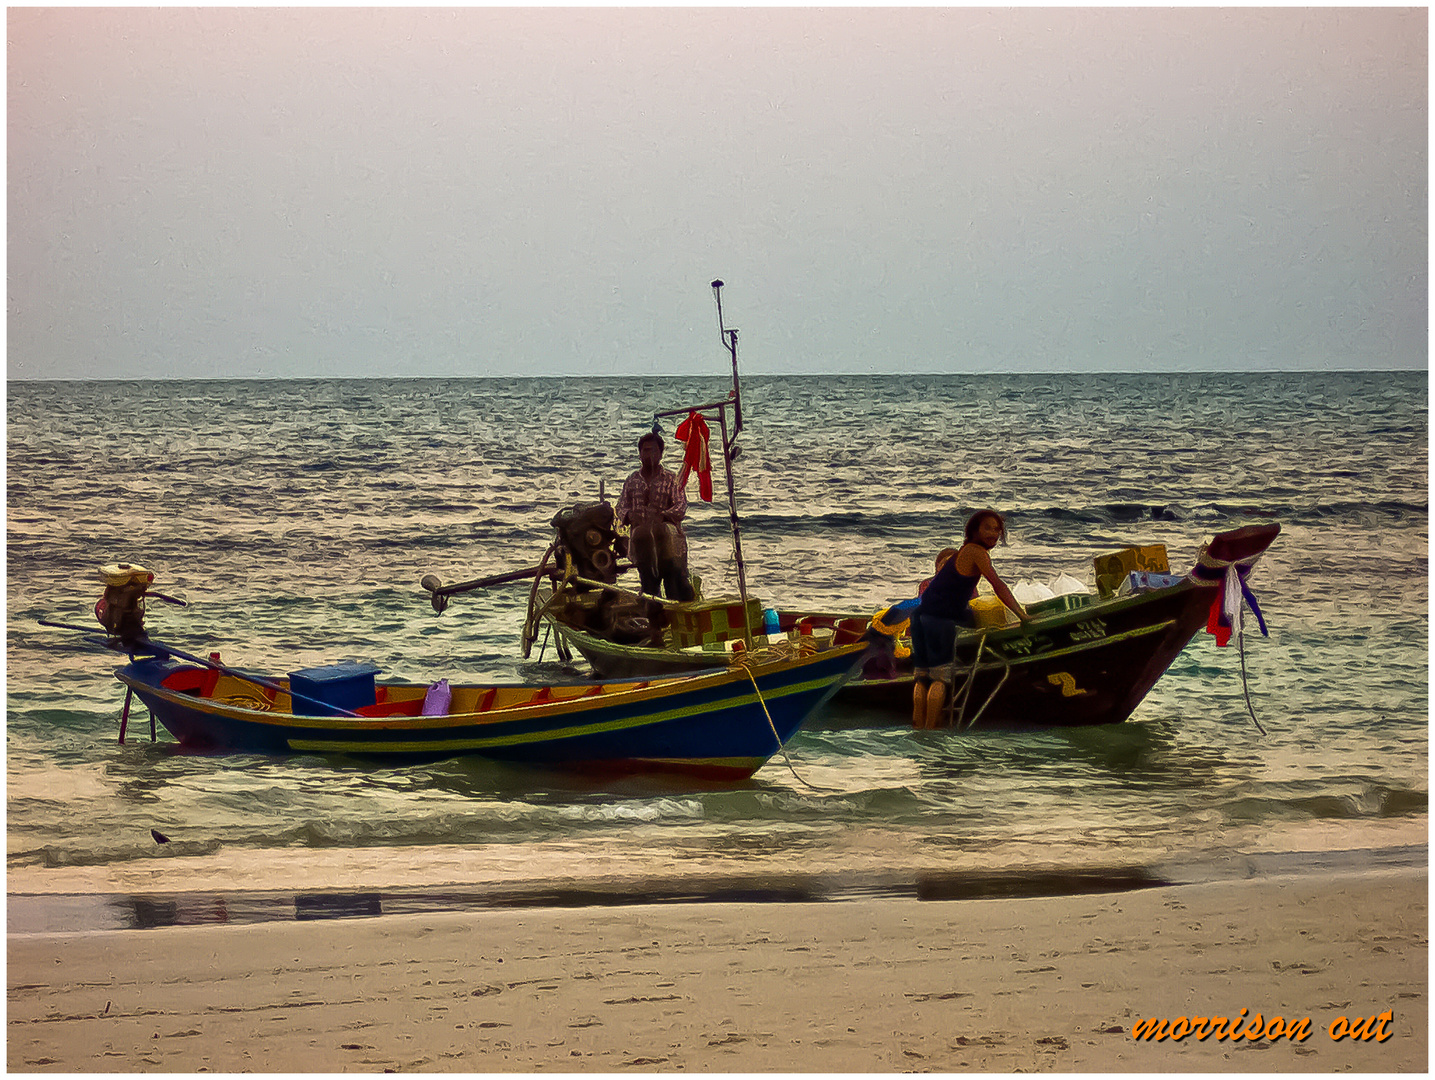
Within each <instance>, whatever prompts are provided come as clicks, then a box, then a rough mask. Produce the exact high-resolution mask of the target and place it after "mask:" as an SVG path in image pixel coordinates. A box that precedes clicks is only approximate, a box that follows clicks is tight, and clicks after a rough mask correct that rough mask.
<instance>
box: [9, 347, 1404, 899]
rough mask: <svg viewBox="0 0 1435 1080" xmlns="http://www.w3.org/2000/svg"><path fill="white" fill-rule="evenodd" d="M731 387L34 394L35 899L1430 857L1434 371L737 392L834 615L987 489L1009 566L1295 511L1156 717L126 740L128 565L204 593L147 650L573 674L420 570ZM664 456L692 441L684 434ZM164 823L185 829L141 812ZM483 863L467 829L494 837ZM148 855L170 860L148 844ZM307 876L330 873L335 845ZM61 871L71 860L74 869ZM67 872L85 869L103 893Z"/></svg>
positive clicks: (505, 620) (749, 387)
mask: <svg viewBox="0 0 1435 1080" xmlns="http://www.w3.org/2000/svg"><path fill="white" fill-rule="evenodd" d="M726 389H727V388H726V385H725V384H724V382H723V381H722V380H721V379H699V378H694V379H656V378H653V379H601V380H574V379H566V380H562V379H560V380H512V381H495V380H473V381H443V380H416V381H295V382H279V381H275V382H178V383H174V382H166V383H161V382H149V383H108V382H106V383H98V382H96V383H11V384H10V385H9V389H8V393H9V400H8V420H9V431H8V444H9V445H8V480H7V482H8V516H7V522H8V560H9V562H8V572H9V573H8V596H7V613H8V618H9V623H8V656H7V660H8V696H7V710H8V720H9V723H8V726H7V749H8V758H7V779H8V788H7V811H8V830H7V836H8V844H9V847H8V852H9V868H10V874H11V890H12V891H17V890H24V889H26V888H44V887H45V886H44V882H45V881H46V880H47V874H53V872H56V871H60V870H64V871H66V872H85V873H90V874H91V875H92V877H93V879H94V880H103V878H104V876H105V875H107V874H108V875H113V874H115V873H117V872H119V871H120V870H123V869H125V868H129V869H130V870H135V869H137V868H146V867H153V866H162V867H163V868H164V869H165V870H166V871H167V872H168V871H175V870H182V869H183V867H185V866H186V865H194V866H196V867H197V866H213V865H216V864H223V865H224V866H225V867H228V868H229V870H230V871H231V872H232V873H234V874H237V875H239V879H240V880H237V881H235V882H234V883H235V884H238V885H249V886H251V887H257V886H259V885H260V884H262V882H261V881H258V880H256V876H258V877H262V875H263V873H264V871H263V870H262V869H261V868H264V867H273V866H276V865H290V866H292V865H296V864H302V865H304V866H305V867H307V868H309V870H310V871H311V872H313V873H316V874H318V875H319V876H320V878H322V876H323V874H324V872H325V871H324V870H323V868H324V867H326V866H339V865H346V866H353V865H355V864H356V861H357V862H359V863H361V862H362V861H363V859H365V858H369V857H377V856H379V855H381V854H383V853H385V852H387V853H388V854H389V855H392V854H393V853H394V852H400V851H402V852H411V851H414V850H422V851H425V852H427V853H428V854H427V855H426V856H424V857H423V858H422V859H414V860H412V862H413V866H412V867H410V869H409V870H408V871H404V870H398V871H395V870H393V869H392V867H391V868H390V870H389V871H387V872H388V873H398V874H400V876H403V875H404V874H405V873H409V874H412V875H413V876H415V877H416V878H418V877H424V876H428V877H433V876H435V875H437V876H438V877H440V878H445V879H446V878H452V879H453V880H466V879H468V878H471V877H472V876H474V875H475V874H480V873H493V874H500V873H507V874H510V875H511V876H521V875H523V874H525V873H532V874H546V875H549V876H563V875H565V874H566V875H583V874H602V873H605V872H608V871H609V870H612V871H613V872H617V871H618V870H620V869H622V868H623V867H624V866H628V865H633V862H632V861H633V860H634V859H638V860H639V862H640V863H641V868H643V869H645V871H647V872H653V871H654V869H655V868H660V869H661V870H662V871H663V872H664V873H678V874H680V873H682V872H684V870H685V868H688V867H692V868H695V871H694V872H696V869H697V868H700V869H702V870H703V871H704V872H707V871H711V870H713V869H714V868H718V869H721V868H723V867H732V866H758V867H762V866H772V867H778V866H781V867H782V868H784V869H791V868H793V867H803V866H810V867H813V868H817V869H822V870H831V871H834V872H840V871H842V869H843V868H844V867H848V868H850V867H868V868H870V867H874V866H878V867H896V868H901V867H904V866H912V867H960V866H969V867H977V868H981V867H996V866H1029V865H1034V864H1042V865H1046V864H1052V865H1094V864H1115V863H1122V862H1129V861H1132V860H1141V859H1154V858H1163V857H1169V856H1173V855H1176V856H1182V857H1185V856H1190V855H1201V854H1219V853H1224V852H1229V851H1243V850H1249V851H1257V850H1260V851H1278V850H1304V849H1309V848H1327V849H1329V848H1358V847H1376V846H1383V845H1396V844H1407V843H1422V844H1423V843H1424V838H1425V829H1426V812H1427V799H1428V756H1427V754H1428V746H1427V706H1428V697H1427V685H1428V683H1427V678H1428V663H1427V650H1428V621H1427V547H1428V502H1427V491H1428V473H1427V469H1428V464H1427V451H1426V445H1427V412H1426V397H1427V389H1426V376H1425V375H1424V373H1403V374H1364V375H1355V374H1318V375H1310V374H1303V375H1251V376H1234V375H1190V374H1187V375H1174V376H1155V375H1141V376H1114V375H1097V376H1093V375H1086V376H1081V377H1075V376H1027V377H996V376H992V377H970V376H966V377H940V378H938V377H905V378H856V377H829V378H805V379H790V378H785V379H761V378H754V379H749V380H746V381H745V382H744V402H745V407H746V416H747V429H746V431H745V432H744V434H743V437H742V442H743V444H744V447H745V452H744V455H743V457H742V458H741V459H740V461H739V462H738V465H737V469H736V474H737V488H738V509H739V511H740V513H741V514H742V520H743V546H744V555H745V558H746V562H747V566H748V580H749V586H750V588H751V589H752V590H753V591H754V592H755V593H757V594H759V595H761V596H763V597H764V598H766V599H768V600H770V601H774V602H778V603H788V604H794V605H799V604H800V605H804V606H812V607H826V608H835V607H843V608H847V607H857V608H864V609H875V608H876V607H877V606H879V605H881V604H883V603H885V602H888V601H891V600H894V599H899V598H901V597H903V596H906V595H909V594H910V593H911V591H912V588H913V586H914V585H915V583H916V582H917V581H918V580H920V579H921V578H923V577H926V576H927V575H928V574H929V573H930V566H931V558H932V555H933V553H934V552H935V551H936V550H937V549H938V548H940V547H942V546H944V545H945V544H946V543H948V542H950V541H951V540H953V539H956V538H957V537H958V536H959V535H960V529H961V522H962V521H963V520H964V519H965V517H966V515H967V514H968V513H970V512H971V511H972V510H973V509H976V508H978V507H980V506H985V505H992V506H996V507H998V508H1001V509H1002V510H1004V511H1006V512H1007V513H1008V523H1009V526H1010V531H1011V543H1010V546H1009V547H1006V548H999V549H998V550H997V552H996V553H995V561H996V563H997V566H998V568H999V569H1000V570H1001V571H1002V573H1003V574H1004V576H1005V577H1006V578H1007V579H1008V580H1009V581H1012V582H1015V581H1017V580H1020V579H1022V578H1030V579H1033V580H1036V581H1050V580H1052V579H1054V578H1055V577H1056V576H1057V574H1059V573H1061V572H1069V573H1072V574H1075V575H1076V576H1078V577H1082V578H1084V579H1086V580H1090V578H1091V558H1092V556H1093V555H1097V554H1102V553H1104V552H1109V551H1113V550H1115V549H1117V548H1119V547H1122V546H1126V545H1127V544H1131V543H1141V544H1152V543H1161V544H1165V545H1166V547H1167V550H1168V552H1169V553H1170V557H1171V561H1172V564H1173V569H1177V570H1185V569H1188V568H1189V566H1190V564H1191V563H1192V561H1193V560H1194V557H1195V554H1196V550H1197V547H1198V545H1199V544H1200V543H1201V542H1202V541H1203V540H1204V539H1205V538H1207V537H1208V536H1209V535H1210V534H1211V533H1212V532H1215V531H1218V530H1221V529H1226V528H1232V527H1235V526H1238V525H1243V524H1249V523H1251V522H1256V521H1269V520H1275V521H1279V522H1280V523H1281V524H1282V526H1283V528H1284V531H1283V532H1282V534H1281V536H1280V538H1279V540H1278V541H1277V543H1276V545H1275V546H1274V547H1273V548H1272V550H1271V551H1270V552H1269V554H1268V555H1267V556H1266V557H1265V559H1264V560H1263V561H1262V562H1261V563H1260V565H1259V566H1258V568H1257V570H1256V571H1255V573H1254V575H1253V577H1252V579H1251V583H1252V586H1253V587H1254V589H1255V592H1256V594H1257V595H1258V597H1259V599H1260V602H1261V606H1262V610H1263V612H1264V614H1265V616H1266V619H1267V622H1268V623H1269V625H1270V627H1271V637H1270V638H1260V637H1259V636H1248V637H1247V640H1246V660H1245V662H1246V668H1247V671H1248V676H1249V685H1250V693H1251V701H1252V704H1253V706H1254V708H1255V710H1256V713H1257V716H1258V717H1259V718H1260V720H1261V722H1262V724H1263V726H1264V727H1265V728H1266V730H1267V732H1268V734H1267V735H1266V736H1264V737H1263V736H1261V735H1260V734H1259V733H1258V732H1257V731H1256V729H1255V726H1254V725H1253V724H1252V723H1251V720H1250V718H1249V716H1248V715H1247V707H1246V701H1245V697H1244V693H1243V688H1242V677H1241V662H1240V657H1239V655H1238V652H1237V650H1236V648H1235V647H1234V646H1233V647H1232V648H1229V649H1217V648H1215V646H1214V643H1213V642H1212V640H1211V639H1209V638H1208V637H1207V636H1206V635H1204V634H1202V635H1200V636H1198V638H1197V639H1196V640H1195V641H1194V642H1193V643H1192V644H1191V646H1190V647H1189V648H1188V649H1187V650H1186V652H1185V653H1184V654H1183V655H1182V656H1181V657H1180V658H1179V659H1178V660H1177V661H1176V663H1175V664H1174V666H1173V667H1172V669H1171V670H1170V672H1168V674H1167V675H1166V677H1165V678H1163V679H1162V681H1161V682H1160V683H1158V684H1157V686H1156V688H1155V690H1154V691H1153V692H1152V694H1151V695H1150V696H1149V697H1148V699H1147V700H1146V701H1145V702H1144V703H1143V705H1142V706H1141V708H1140V709H1139V710H1138V711H1137V714H1136V717H1135V720H1134V721H1133V722H1132V723H1129V724H1126V725H1121V726H1116V727H1107V728H1093V729H1086V730H1079V731H1069V732H1055V731H1053V732H1044V733H1043V732H1038V733H1033V734H1025V735H1012V734H1006V733H1002V734H983V733H978V734H969V735H954V734H950V733H920V734H918V733H914V732H912V731H910V730H906V729H903V728H901V727H894V726H890V725H887V726H883V725H874V724H873V723H872V722H871V721H872V718H871V717H867V716H864V715H862V714H861V713H860V712H855V711H853V710H851V709H843V708H838V709H834V710H832V711H830V712H829V713H827V714H826V715H825V716H823V717H821V718H820V719H818V720H817V721H816V722H815V723H813V724H812V725H810V726H809V728H808V729H807V730H804V731H803V732H802V733H801V734H799V736H798V737H797V739H796V740H795V741H794V742H793V743H792V744H791V746H790V748H789V757H790V759H791V768H789V766H788V765H787V764H786V763H784V762H783V761H782V760H781V759H775V760H774V761H773V762H772V763H770V764H769V765H768V766H767V767H765V768H764V769H763V770H762V771H761V772H759V773H758V774H757V776H756V777H755V778H754V779H753V780H752V781H751V782H750V783H747V784H743V785H738V786H736V787H723V788H718V789H711V788H708V789H703V788H697V789H694V788H692V787H690V786H683V785H663V784H655V783H651V782H649V783H638V782H636V781H634V782H628V783H623V784H616V785H613V786H611V787H608V788H605V789H602V790H594V789H593V788H592V787H591V786H590V785H585V784H583V783H580V782H576V781H573V780H570V779H567V778H564V777H562V776H552V775H546V774H542V773H534V772H531V771H526V770H518V769H513V768H506V767H502V766H497V765H493V764H488V763H484V762H482V761H477V760H472V759H463V760H453V761H447V762H441V763H438V764H434V765H427V766H421V767H403V768H395V767H391V766H380V765H374V764H370V763H364V762H356V761H352V760H344V759H336V760H323V759H319V758H314V757H302V756H301V757H293V758H285V759H277V758H266V757H258V756H246V755H234V756H211V755H194V754H187V753H180V752H177V751H176V749H175V747H174V745H173V743H172V741H170V740H169V737H168V736H167V735H166V734H165V733H164V732H163V731H161V732H160V741H158V742H156V743H153V744H152V743H150V742H149V741H148V723H147V719H146V718H144V717H143V716H140V717H137V718H136V719H134V720H132V722H131V732H132V737H131V738H130V739H129V740H128V742H127V743H126V745H124V746H119V745H117V744H116V741H115V735H116V733H117V727H118V714H119V707H120V703H121V701H122V695H121V693H120V692H119V685H118V684H117V683H116V682H115V681H114V679H113V678H112V677H111V675H110V671H111V670H112V669H113V667H114V666H116V664H115V661H114V658H113V657H111V656H106V655H99V654H97V653H95V652H93V651H91V650H87V649H85V648H83V647H82V646H80V645H78V644H77V642H76V640H75V638H76V637H77V635H72V634H67V633H65V632H64V631H60V630H50V629H45V628H42V627H40V626H38V625H37V620H38V619H40V618H52V619H60V620H64V621H70V622H76V623H86V622H88V621H90V619H91V618H92V617H91V615H90V613H89V609H90V606H91V605H92V604H93V603H94V601H95V599H96V598H97V597H98V595H99V592H100V589H101V586H100V585H99V584H98V582H97V579H96V578H95V571H96V569H97V568H98V567H99V566H100V565H101V564H103V563H106V562H112V561H116V560H127V561H133V562H139V563H142V564H143V565H145V566H147V567H149V568H151V569H152V570H154V571H155V572H156V573H157V575H158V579H159V580H158V582H157V585H156V587H157V588H159V589H161V590H163V591H165V592H169V593H173V594H177V595H180V596H183V597H185V598H186V599H187V600H188V601H189V606H188V607H187V608H183V609H179V608H174V607H169V606H165V605H158V604H156V605H153V606H152V607H151V613H150V618H149V623H150V627H151V631H152V632H153V633H154V634H155V636H156V637H158V638H160V639H162V640H168V641H171V642H173V643H174V644H176V645H179V646H180V647H184V648H188V649H189V650H190V651H193V652H209V651H220V652H221V653H222V655H223V657H224V659H225V660H226V661H229V662H231V663H235V664H239V665H241V666H244V667H248V668H251V669H267V670H273V671H276V672H280V673H282V672H286V671H289V670H292V669H294V668H298V667H303V666H311V665H314V664H320V663H327V662H331V661H334V660H337V659H346V658H364V659H372V660H374V661H375V662H377V663H378V664H379V665H381V666H382V668H383V669H384V671H385V672H386V674H388V675H391V676H396V677H403V678H411V679H416V680H417V679H422V680H429V679H433V678H438V677H440V676H446V677H448V678H449V679H451V680H459V679H464V678H466V677H470V676H472V677H485V678H487V677H504V678H512V677H517V678H532V679H545V678H550V677H552V676H553V675H554V674H555V673H559V668H558V666H557V665H556V663H554V662H553V658H552V654H551V653H549V654H548V655H547V659H545V660H544V661H543V662H529V663H524V662H521V661H520V660H519V659H518V647H517V639H518V634H519V628H520V624H521V621H522V616H523V610H524V606H525V604H526V601H527V592H526V588H525V587H524V586H507V587H501V588H493V589H489V590H486V591H482V592H473V593H468V594H465V595H462V596H459V597H457V598H455V600H454V602H453V604H452V606H451V607H450V608H449V610H448V612H447V613H445V614H444V615H443V616H442V617H439V616H436V615H435V614H434V613H433V611H432V609H431V608H430V607H429V604H428V602H427V596H426V594H425V593H423V592H422V591H421V590H420V589H419V588H418V581H419V578H420V577H422V576H423V575H424V574H426V573H437V574H439V575H440V576H441V577H442V578H444V579H445V580H449V581H452V580H463V579H469V578H476V577H480V576H483V575H486V574H491V573H497V572H500V571H504V570H509V569H514V568H519V567H523V566H530V565H533V564H534V563H535V562H536V561H537V560H538V558H539V556H541V554H542V552H543V549H544V547H545V546H546V543H547V540H548V531H549V530H548V525H547V522H548V521H549V519H550V518H551V517H552V516H553V514H554V513H555V512H556V511H557V510H558V509H560V508H561V507H563V506H565V505H570V504H572V503H574V502H579V501H591V500H592V499H594V498H596V496H597V494H598V490H599V485H600V483H602V484H603V485H604V486H605V490H606V492H607V493H608V494H609V496H610V497H611V496H613V495H615V494H616V492H617V489H618V487H619V485H620V484H621V482H622V479H623V477H624V476H625V475H626V474H627V473H628V471H630V469H631V468H632V467H633V460H632V459H633V457H634V452H633V444H634V442H635V440H636V437H637V435H638V434H639V433H641V431H642V430H644V429H645V428H646V427H647V424H648V422H649V418H650V417H651V414H652V413H653V412H654V411H655V410H658V409H666V408H674V407H677V406H681V405H685V404H688V403H692V402H697V401H707V400H712V399H713V398H714V397H717V396H721V395H722V394H723V393H725V392H726ZM669 455H670V457H672V456H673V454H672V451H671V449H670V451H669ZM689 532H690V537H691V546H692V557H691V562H692V565H693V569H694V570H695V571H697V572H698V573H700V574H701V575H702V576H703V579H704V588H705V591H706V593H707V594H708V595H713V594H716V593H719V592H721V591H724V590H728V589H732V588H734V587H735V579H734V575H733V562H732V557H731V544H730V534H729V531H728V518H727V510H726V506H725V505H723V504H722V502H721V482H719V502H718V503H716V504H714V505H712V506H706V505H701V504H699V505H695V506H694V508H693V509H692V511H691V512H690V516H689ZM151 828H158V829H160V830H161V831H162V832H164V833H166V834H167V835H170V836H171V838H172V840H173V843H171V844H169V845H166V846H165V847H164V848H159V847H157V846H156V845H155V843H154V842H153V840H152V839H151V837H150V834H149V830H150V829H151ZM475 853H478V854H477V855H476V854H475ZM157 860H162V863H161V862H157ZM314 868H318V869H317V870H316V869H314ZM66 880H71V879H69V878H67V879H66ZM73 880H89V879H83V878H75V879H73Z"/></svg>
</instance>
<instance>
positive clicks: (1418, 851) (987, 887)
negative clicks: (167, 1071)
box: [7, 845, 1428, 934]
mask: <svg viewBox="0 0 1435 1080" xmlns="http://www.w3.org/2000/svg"><path fill="white" fill-rule="evenodd" d="M1427 865H1428V851H1427V849H1426V848H1425V847H1424V846H1418V845H1411V846H1403V847H1393V848H1383V849H1360V850H1353V851H1321V852H1299V853H1295V852H1274V853H1269V854H1254V855H1250V854H1247V855H1228V856H1223V857H1219V858H1211V859H1205V860H1202V861H1198V862H1165V863H1159V864H1151V865H1136V864H1128V865H1111V866H1096V867H1087V868H1085V869H1043V868H1037V869H1021V870H1009V871H969V872H961V873H958V872H940V871H930V870H929V871H923V872H920V873H916V874H913V875H908V876H903V875H901V874H893V873H891V872H888V871H879V872H873V873H862V874H851V873H844V874H826V875H818V874H807V875H803V874H798V873H789V874H773V873H770V872H769V873H727V874H723V875H721V876H711V875H707V876H692V877H675V878H668V879H660V880H642V881H636V882H634V881H620V880H612V881H596V882H593V883H591V884H589V885H587V886H584V887H581V888H573V887H567V886H557V885H553V886H531V885H529V886H509V887H501V888H492V889H478V888H452V887H450V888H437V889H408V890H394V891H391V892H375V891H365V892H344V891H333V890H326V891H322V892H308V893H295V894H282V893H275V894H262V893H246V892H237V893H229V894H223V895H221V894H182V895H175V896H108V897H72V896H23V895H22V896H11V897H10V898H9V910H8V913H7V917H8V923H9V925H8V930H9V933H11V934H37V933H80V932H87V931H94V930H148V929H156V928H163V927H176V926H220V925H236V926H237V925H244V924H251V923H263V922H288V921H297V922H309V921H316V920H333V919H351V918H373V917H377V916H382V915H415V914H434V913H452V912H478V911H492V910H498V909H513V908H581V907H615V906H627V905H634V904H695V903H708V904H792V903H833V902H842V901H848V900H859V899H915V900H926V901H960V900H1001V899H1018V898H1025V897H1042V896H1079V895H1087V894H1100V893H1115V892H1126V891H1130V890H1133V889H1149V888H1158V887H1163V886H1175V885H1183V884H1194V883H1205V882H1214V881H1223V880H1244V879H1249V878H1256V877H1277V876H1291V875H1300V874H1320V875H1331V874H1353V873H1354V874H1370V873H1376V872H1381V871H1390V870H1403V869H1411V868H1420V867H1425V866H1427Z"/></svg>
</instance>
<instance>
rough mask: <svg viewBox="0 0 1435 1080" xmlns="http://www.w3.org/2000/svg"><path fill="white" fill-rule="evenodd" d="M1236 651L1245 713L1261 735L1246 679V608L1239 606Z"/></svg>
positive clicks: (1261, 730)
mask: <svg viewBox="0 0 1435 1080" xmlns="http://www.w3.org/2000/svg"><path fill="white" fill-rule="evenodd" d="M1236 651H1237V652H1239V653H1240V654H1241V690H1242V691H1244V693H1245V695H1246V711H1247V712H1249V713H1250V714H1251V723H1253V724H1255V725H1256V730H1257V731H1259V732H1260V733H1261V734H1262V735H1264V734H1265V733H1266V729H1265V728H1263V727H1261V722H1260V721H1259V720H1257V719H1256V710H1255V707H1254V706H1253V705H1252V704H1251V687H1250V682H1249V681H1248V679H1247V678H1246V608H1245V605H1244V604H1243V605H1241V614H1240V619H1239V620H1238V621H1237V623H1236Z"/></svg>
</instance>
